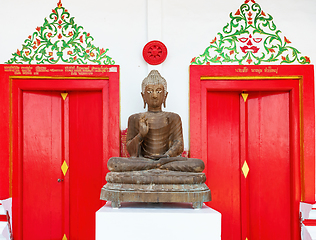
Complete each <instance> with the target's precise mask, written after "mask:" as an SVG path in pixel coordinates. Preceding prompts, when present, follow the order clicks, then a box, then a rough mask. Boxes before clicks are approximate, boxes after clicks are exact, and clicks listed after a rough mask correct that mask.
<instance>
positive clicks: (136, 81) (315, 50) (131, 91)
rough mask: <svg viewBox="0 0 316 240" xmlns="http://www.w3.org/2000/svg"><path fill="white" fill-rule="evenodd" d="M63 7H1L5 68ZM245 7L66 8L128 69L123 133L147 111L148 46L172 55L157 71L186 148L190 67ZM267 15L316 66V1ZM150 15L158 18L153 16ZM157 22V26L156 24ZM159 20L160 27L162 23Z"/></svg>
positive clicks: (76, 2)
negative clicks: (143, 91) (154, 42)
mask: <svg viewBox="0 0 316 240" xmlns="http://www.w3.org/2000/svg"><path fill="white" fill-rule="evenodd" d="M57 2H58V0H45V1H43V0H9V1H8V0H0V6H1V7H0V63H4V62H5V61H7V60H8V59H10V58H11V54H12V53H13V52H16V50H17V49H18V48H19V49H20V48H21V45H22V43H23V42H24V40H25V39H26V38H27V37H28V36H29V35H30V34H32V33H33V32H34V31H35V28H36V27H37V26H41V25H42V24H43V21H44V18H45V17H48V16H49V14H50V13H51V11H52V9H54V8H55V7H56V6H57ZM243 2H244V1H243V0H221V1H218V0H196V1H192V0H115V1H110V0H102V1H101V0H89V1H85V0H62V4H63V6H64V7H65V8H66V9H68V11H69V13H70V15H71V16H73V17H75V19H74V20H75V22H76V23H77V24H78V25H80V26H83V27H84V30H85V31H87V32H89V33H90V34H91V36H93V37H94V39H95V40H94V42H93V44H94V45H95V46H99V47H100V48H101V47H104V48H109V52H108V55H109V56H111V57H112V58H113V59H114V60H115V62H116V64H119V65H120V67H121V71H120V73H121V128H122V129H125V128H126V127H127V118H128V116H129V115H131V114H132V113H135V112H140V111H144V110H143V108H142V107H143V103H142V99H141V96H140V91H141V88H140V84H141V81H142V80H143V78H144V77H146V75H147V74H148V71H149V70H150V69H152V67H150V66H148V64H147V63H146V62H145V61H144V60H143V58H142V49H143V47H144V45H145V44H146V43H147V42H148V41H150V40H153V39H154V38H158V39H157V40H160V41H162V42H163V43H164V44H165V45H166V46H167V48H168V57H167V59H166V61H165V62H164V63H163V64H162V65H160V66H158V67H157V68H158V69H159V70H160V72H161V74H162V76H163V77H165V78H166V80H167V81H168V91H169V95H168V99H167V108H166V110H167V111H174V112H177V113H179V114H180V116H181V117H182V121H183V130H184V140H185V148H186V149H188V147H189V146H188V144H189V143H188V135H189V108H188V102H189V96H188V94H189V65H190V61H191V59H192V58H193V57H195V56H198V55H199V54H201V53H203V51H204V50H205V48H206V47H207V46H209V42H210V41H211V40H212V39H214V37H215V36H216V34H217V33H218V32H221V31H222V28H223V26H225V25H226V24H227V22H228V21H229V20H230V18H229V14H230V12H233V13H235V12H236V11H237V9H238V8H239V7H240V5H241V4H242V3H243ZM257 2H258V3H259V5H260V6H261V8H262V10H263V11H264V12H266V13H269V14H270V15H272V16H273V17H274V23H275V24H276V26H277V28H278V29H280V30H281V31H282V33H283V34H284V35H286V37H287V38H288V39H289V40H290V41H291V42H292V46H294V47H295V48H297V49H298V50H299V51H301V53H302V54H303V56H305V55H307V56H309V57H310V58H311V62H312V64H313V63H314V61H315V59H316V44H315V43H316V33H315V29H316V1H315V0H300V1H298V0H261V1H257ZM148 12H150V13H152V14H151V15H150V16H148V14H147V13H148ZM153 17H154V18H153ZM155 20H156V21H155Z"/></svg>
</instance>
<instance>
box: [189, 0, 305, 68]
mask: <svg viewBox="0 0 316 240" xmlns="http://www.w3.org/2000/svg"><path fill="white" fill-rule="evenodd" d="M229 16H230V22H229V23H227V25H225V26H224V27H223V31H222V32H219V33H217V36H216V37H215V38H214V39H213V40H212V41H211V42H210V45H209V46H208V47H207V48H206V49H205V51H204V53H202V54H201V55H199V56H197V57H194V58H193V59H192V61H191V64H195V65H210V64H216V63H219V64H240V65H244V64H255V65H259V64H264V63H268V64H271V63H277V64H284V63H285V64H290V63H299V64H309V63H310V58H309V57H307V56H303V55H301V53H300V52H299V51H298V50H297V49H296V48H294V47H293V46H291V41H290V40H289V39H288V38H287V37H286V36H284V35H282V33H281V31H280V30H278V29H277V27H276V25H275V24H274V22H273V17H272V16H271V15H270V14H267V13H266V12H264V11H263V10H262V9H261V7H260V5H259V4H258V3H256V2H255V0H246V1H245V2H244V4H242V5H241V6H240V8H239V9H238V10H237V11H236V12H235V13H230V15H229Z"/></svg>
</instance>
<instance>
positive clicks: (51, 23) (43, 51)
mask: <svg viewBox="0 0 316 240" xmlns="http://www.w3.org/2000/svg"><path fill="white" fill-rule="evenodd" d="M93 40H94V39H93V37H92V36H91V35H90V33H87V32H85V31H84V30H83V27H82V26H78V25H77V24H76V23H75V21H74V17H71V16H70V13H69V12H68V10H67V9H65V8H64V7H63V6H62V3H61V1H59V2H58V4H57V7H56V8H55V9H53V10H52V13H51V14H50V15H49V17H48V18H45V19H44V24H43V25H42V26H41V27H36V31H35V32H33V34H31V35H29V36H28V38H27V39H26V40H25V41H24V43H23V44H22V48H21V49H18V50H17V51H16V52H15V53H13V54H12V58H11V59H9V60H8V61H7V62H6V64H56V63H61V64H104V65H113V64H115V62H114V60H113V59H112V58H111V57H109V56H108V55H107V52H108V49H104V48H99V47H96V46H94V45H93Z"/></svg>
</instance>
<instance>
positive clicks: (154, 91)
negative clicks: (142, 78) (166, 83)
mask: <svg viewBox="0 0 316 240" xmlns="http://www.w3.org/2000/svg"><path fill="white" fill-rule="evenodd" d="M142 96H143V99H144V101H145V102H146V103H147V104H148V110H159V109H160V110H161V105H162V104H163V103H164V101H165V99H166V95H165V91H164V87H163V85H162V84H155V85H154V84H148V85H147V86H146V88H145V92H144V93H142Z"/></svg>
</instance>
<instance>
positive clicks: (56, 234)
mask: <svg viewBox="0 0 316 240" xmlns="http://www.w3.org/2000/svg"><path fill="white" fill-rule="evenodd" d="M61 106H62V98H61V96H60V94H59V93H53V92H29V91H25V92H23V160H22V164H23V166H22V167H23V168H22V169H23V170H22V171H23V175H22V176H23V180H22V184H23V190H22V194H23V197H22V198H23V201H22V211H23V215H22V218H23V239H61V237H62V236H63V228H62V222H63V214H62V209H63V208H65V206H64V204H65V202H64V201H63V199H62V195H63V193H64V192H63V187H64V185H62V184H61V183H59V182H58V181H57V179H61V178H62V173H61V169H60V167H61V164H62V160H63V159H62V150H63V149H62V126H61V121H62V114H61Z"/></svg>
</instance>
